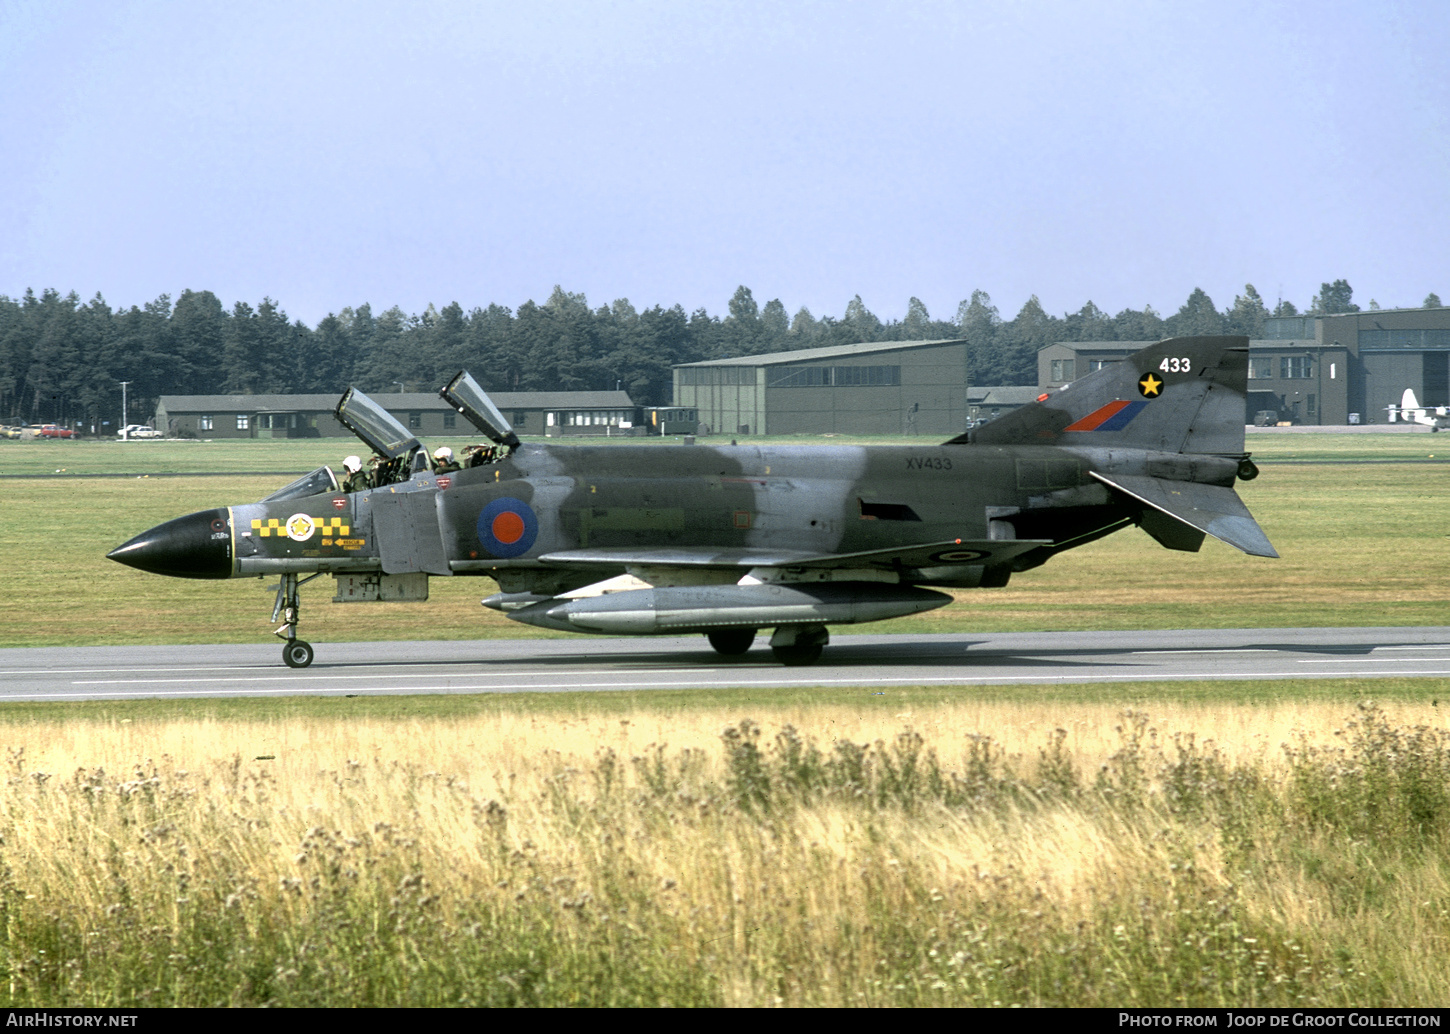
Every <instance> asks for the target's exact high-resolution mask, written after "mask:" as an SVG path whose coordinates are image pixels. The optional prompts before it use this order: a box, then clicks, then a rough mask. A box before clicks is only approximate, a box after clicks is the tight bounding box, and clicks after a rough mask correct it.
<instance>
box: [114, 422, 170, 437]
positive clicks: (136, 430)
mask: <svg viewBox="0 0 1450 1034" xmlns="http://www.w3.org/2000/svg"><path fill="white" fill-rule="evenodd" d="M116 437H117V438H160V437H161V432H160V431H158V430H156V428H154V427H147V426H146V425H145V424H127V425H126V426H125V428H123V429H122V431H121V433H120V434H118V435H117V436H116Z"/></svg>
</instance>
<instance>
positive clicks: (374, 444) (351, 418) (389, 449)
mask: <svg viewBox="0 0 1450 1034" xmlns="http://www.w3.org/2000/svg"><path fill="white" fill-rule="evenodd" d="M337 419H338V420H339V421H340V422H341V423H342V426H343V427H346V428H347V429H348V430H349V431H351V432H352V433H353V434H355V435H357V436H358V437H359V438H361V439H362V440H363V442H364V443H366V444H367V446H368V447H369V448H370V449H372V450H373V452H375V453H377V454H378V455H380V456H385V457H387V458H388V459H390V460H395V459H397V458H398V457H399V456H405V455H407V454H408V453H410V452H412V451H413V450H415V449H417V448H419V447H420V446H421V443H420V442H419V441H418V439H417V438H415V437H414V436H413V432H412V431H409V430H408V429H407V428H406V427H404V426H403V425H402V424H400V423H398V421H397V420H395V419H393V416H392V414H391V413H389V412H388V411H387V410H386V409H384V408H383V407H382V406H380V405H378V404H377V403H376V402H374V401H373V400H372V399H370V398H368V397H367V396H366V395H364V394H363V393H362V392H360V391H358V390H357V389H356V388H348V389H347V391H346V392H345V393H344V394H343V396H342V398H341V399H339V400H338V402H337Z"/></svg>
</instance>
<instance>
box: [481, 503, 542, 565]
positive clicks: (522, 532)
mask: <svg viewBox="0 0 1450 1034" xmlns="http://www.w3.org/2000/svg"><path fill="white" fill-rule="evenodd" d="M538 537H539V519H538V518H537V517H535V516H534V511H533V510H532V509H530V508H529V504H528V503H526V502H523V501H522V500H519V499H512V498H507V497H506V498H503V499H495V500H494V501H493V502H491V503H489V504H488V505H487V506H485V507H484V508H483V512H482V513H480V514H479V515H478V541H479V542H480V543H481V544H482V545H483V548H484V549H486V550H488V552H489V553H491V554H493V555H494V556H496V557H503V558H508V557H516V556H523V555H524V554H525V553H527V552H528V551H529V548H530V547H531V546H532V545H533V544H534V540H535V539H537V538H538Z"/></svg>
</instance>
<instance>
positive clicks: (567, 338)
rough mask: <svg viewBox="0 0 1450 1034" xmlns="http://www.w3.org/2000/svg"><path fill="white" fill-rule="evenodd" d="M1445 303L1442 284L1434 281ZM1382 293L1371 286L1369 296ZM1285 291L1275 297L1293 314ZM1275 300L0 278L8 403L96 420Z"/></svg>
mask: <svg viewBox="0 0 1450 1034" xmlns="http://www.w3.org/2000/svg"><path fill="white" fill-rule="evenodd" d="M1351 296H1352V292H1351V290H1350V287H1349V285H1348V284H1347V283H1345V282H1344V281H1343V280H1338V281H1335V282H1334V283H1333V284H1328V283H1326V284H1324V285H1323V289H1322V290H1321V292H1320V294H1319V295H1318V296H1316V297H1315V299H1314V301H1313V303H1312V304H1311V306H1310V308H1309V310H1308V312H1310V313H1320V312H1348V311H1355V310H1357V309H1358V306H1355V305H1353V304H1352V302H1351ZM1432 301H1433V303H1434V304H1435V305H1438V304H1439V299H1438V298H1436V297H1435V296H1434V295H1431V296H1430V298H1428V299H1426V304H1427V305H1428V304H1430V303H1431V302H1432ZM1371 306H1372V307H1374V303H1373V302H1371ZM1296 313H1297V310H1296V309H1295V307H1294V306H1293V305H1292V304H1291V303H1288V302H1280V303H1279V304H1278V305H1277V306H1276V308H1275V309H1274V311H1273V313H1272V315H1294V314H1296ZM1269 315H1271V313H1270V311H1269V309H1268V308H1267V306H1266V305H1265V302H1264V300H1263V299H1262V298H1261V297H1260V296H1259V293H1258V292H1257V291H1255V290H1254V287H1253V285H1252V284H1249V285H1247V286H1246V287H1245V288H1244V293H1243V294H1242V295H1239V296H1238V297H1237V298H1235V300H1234V304H1233V305H1232V306H1230V307H1228V308H1227V309H1225V310H1224V311H1222V312H1220V311H1218V310H1217V309H1216V308H1215V306H1214V304H1213V300H1212V299H1211V298H1209V296H1208V295H1207V294H1206V293H1204V292H1203V291H1202V290H1201V289H1195V290H1194V292H1193V293H1192V294H1191V295H1190V296H1189V298H1188V300H1187V301H1186V302H1184V304H1183V306H1182V307H1181V308H1180V309H1179V310H1178V312H1177V313H1175V314H1173V315H1171V316H1168V317H1162V316H1160V315H1159V313H1158V312H1156V311H1155V310H1154V309H1153V307H1152V306H1151V305H1145V306H1144V307H1143V308H1142V309H1141V310H1136V309H1124V310H1123V311H1122V312H1119V313H1118V314H1117V315H1115V316H1109V315H1108V314H1107V313H1106V312H1103V311H1102V310H1101V309H1099V308H1098V307H1097V306H1096V305H1094V304H1093V303H1092V302H1088V303H1087V304H1086V305H1084V306H1083V307H1082V308H1081V309H1079V310H1078V311H1077V312H1074V313H1067V314H1064V315H1062V316H1060V317H1059V316H1053V315H1050V314H1049V313H1047V312H1045V311H1044V310H1043V308H1042V306H1041V304H1040V303H1039V302H1038V300H1037V297H1036V296H1035V295H1034V296H1033V297H1031V298H1030V299H1028V301H1027V303H1026V304H1025V305H1023V306H1022V309H1021V311H1019V312H1018V313H1017V315H1016V316H1014V317H1013V318H1012V319H1010V320H1004V319H1002V317H1001V315H1000V313H999V312H998V310H997V307H996V306H995V305H993V304H992V299H991V298H990V297H989V296H988V295H987V293H986V292H985V291H973V292H972V294H971V297H970V298H968V299H966V300H964V301H963V302H962V303H961V304H960V305H959V306H958V307H957V312H956V315H955V318H954V319H950V320H937V319H933V318H932V317H931V315H930V314H929V313H928V312H927V308H926V306H925V305H923V304H922V302H921V301H920V300H919V299H917V298H912V299H911V300H910V302H909V303H908V305H907V311H906V316H905V318H903V319H901V320H888V321H883V320H881V319H879V318H878V317H877V316H875V315H874V314H873V313H872V312H871V311H870V310H869V309H867V308H866V306H865V305H864V304H863V303H862V301H861V297H860V295H857V296H856V297H854V298H852V299H851V301H850V302H849V303H848V304H847V306H846V310H845V313H844V315H843V316H842V317H841V318H839V319H837V318H835V317H832V316H822V317H819V318H817V317H816V316H814V315H813V314H812V313H811V312H810V310H809V309H806V308H801V309H800V310H799V311H797V312H796V313H795V315H794V316H790V315H788V313H787V311H786V308H785V306H784V305H783V304H782V303H781V301H780V300H779V299H773V300H771V301H769V302H767V303H766V304H765V305H764V307H761V306H760V305H758V304H757V302H756V301H755V297H754V295H753V294H752V292H751V291H750V289H749V288H746V287H741V288H739V289H738V290H737V291H736V292H735V295H734V297H732V298H731V299H730V303H729V307H728V312H727V314H726V315H725V316H723V317H716V316H712V315H710V314H709V313H708V312H706V311H705V310H704V309H703V308H702V309H698V310H696V311H695V312H693V313H689V314H687V313H686V312H685V310H684V309H683V308H682V307H681V306H679V305H675V306H672V307H671V308H668V309H667V308H664V307H663V306H660V305H656V306H654V307H653V308H651V309H646V310H644V311H643V312H641V311H639V310H637V309H636V308H635V307H634V306H633V305H631V304H630V302H629V301H628V300H627V299H623V298H621V299H619V300H618V301H616V302H614V303H613V304H612V305H607V306H600V307H598V308H592V309H591V308H590V307H589V304H588V302H587V301H586V299H585V297H584V295H583V294H575V293H571V292H568V291H565V290H563V289H562V288H560V287H555V288H554V291H553V293H552V294H551V295H550V296H549V298H548V300H547V301H545V302H544V303H543V304H538V303H535V302H533V301H528V302H525V303H524V304H523V305H521V306H519V308H518V310H517V311H515V310H512V309H509V308H507V307H505V306H501V305H497V304H494V305H489V306H488V307H487V308H475V309H473V310H471V311H468V312H465V311H464V309H463V307H462V306H461V305H460V304H459V303H458V302H453V303H452V304H450V305H448V306H446V307H444V308H443V309H441V310H438V309H435V308H434V307H433V306H431V305H430V306H429V307H428V309H427V311H426V312H424V313H422V314H421V315H408V314H406V313H404V312H403V311H402V310H401V309H399V308H398V307H396V306H394V307H393V308H390V309H388V310H387V311H385V312H382V313H379V314H374V313H373V311H372V308H371V306H369V305H367V304H364V305H360V306H358V307H357V308H355V309H354V308H351V307H349V308H346V309H343V310H342V311H341V312H339V313H333V314H329V315H328V316H327V317H326V318H325V319H323V320H321V321H320V322H319V323H318V324H317V326H316V327H308V326H307V325H306V324H304V323H302V322H301V321H300V320H297V321H293V320H289V319H288V318H287V314H286V313H285V312H284V311H283V310H282V308H281V306H280V305H279V304H278V303H277V302H276V301H274V300H273V299H271V298H263V299H262V301H261V302H260V303H259V304H258V305H256V306H255V307H253V306H252V305H250V304H249V303H247V302H237V303H236V304H235V305H233V306H232V308H231V309H230V310H228V309H226V308H225V307H224V306H223V305H222V303H221V301H220V300H219V299H218V298H217V296H216V295H215V294H213V293H212V292H210V291H189V290H188V291H183V292H182V293H181V295H180V296H179V297H178V298H177V299H176V301H175V304H173V303H172V300H171V298H170V296H169V295H162V296H161V297H160V298H157V299H156V300H155V301H154V302H150V303H148V304H146V305H143V306H140V307H137V306H132V307H131V308H130V309H122V310H113V309H112V308H111V307H110V306H109V305H108V304H107V303H106V301H105V299H104V298H102V297H101V296H100V295H99V294H97V295H96V297H94V298H93V299H91V300H90V301H89V302H86V303H82V302H81V300H80V299H79V298H78V297H77V296H76V294H75V293H74V292H71V293H70V294H67V295H64V296H62V295H61V294H60V293H59V292H57V291H55V290H47V291H44V292H43V293H42V294H40V295H39V296H37V295H36V294H35V293H34V292H33V291H30V290H27V291H26V292H25V295H24V297H23V298H20V299H12V298H9V297H6V296H3V295H0V416H3V417H4V418H5V419H6V420H7V421H11V422H13V421H25V422H31V423H39V422H59V423H70V424H75V425H90V424H95V425H98V426H99V425H100V424H101V422H102V421H103V420H107V419H114V418H115V415H116V414H117V413H118V411H119V409H120V400H121V389H120V382H121V381H126V382H128V383H129V390H128V400H129V408H130V413H129V414H128V416H127V419H128V421H129V420H144V419H146V418H147V417H148V416H149V415H150V414H151V413H152V412H153V411H154V409H155V405H156V400H157V398H158V397H159V396H161V395H187V394H195V395H209V394H260V393H267V392H277V393H302V392H316V393H322V394H334V393H335V394H341V393H342V391H343V389H345V388H346V387H347V386H348V385H356V386H357V387H359V388H361V389H362V390H363V391H368V392H378V391H393V390H397V388H398V387H399V385H400V384H401V385H403V386H405V387H406V389H407V390H409V391H431V390H433V389H435V388H436V387H437V386H438V385H440V384H442V383H444V382H445V381H446V380H447V379H448V378H449V377H451V376H452V375H453V374H454V373H455V372H457V371H458V370H460V369H468V370H470V371H472V373H473V375H474V376H475V377H476V378H477V379H478V380H479V382H480V383H482V384H483V385H484V387H485V388H487V389H490V390H495V391H550V390H554V391H558V390H588V389H594V390H604V389H612V388H616V387H619V388H623V389H624V390H626V391H628V392H629V394H630V396H631V398H633V399H634V400H635V402H636V403H639V404H646V405H653V404H659V403H668V402H670V401H671V398H670V395H671V373H670V367H671V366H672V365H673V364H676V363H686V362H697V361H699V360H702V359H723V358H728V357H733V356H739V355H757V354H761V353H765V352H778V351H786V350H790V349H797V348H814V347H819V346H825V345H837V344H849V343H851V342H856V341H914V340H932V339H938V338H958V337H960V338H965V339H966V340H967V341H968V343H969V350H970V354H971V357H972V368H971V371H970V374H971V379H972V382H973V383H975V384H983V385H987V384H1034V383H1036V378H1037V350H1038V349H1039V348H1041V347H1042V346H1044V345H1047V344H1049V343H1051V342H1053V341H1118V340H1125V341H1150V340H1156V339H1158V338H1161V337H1165V336H1174V335H1180V334H1247V335H1249V336H1250V337H1256V336H1259V335H1260V332H1261V330H1262V327H1263V320H1264V319H1265V318H1266V317H1268V316H1269Z"/></svg>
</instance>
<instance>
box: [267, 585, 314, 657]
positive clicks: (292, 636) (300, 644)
mask: <svg viewBox="0 0 1450 1034" xmlns="http://www.w3.org/2000/svg"><path fill="white" fill-rule="evenodd" d="M316 577H317V575H315V574H311V575H308V576H307V577H306V578H298V577H297V575H295V574H284V575H283V576H282V582H281V584H279V585H278V586H277V602H276V603H275V604H274V605H273V607H272V620H273V621H276V620H277V617H278V615H281V617H282V624H281V625H279V626H278V627H277V629H276V630H275V631H273V633H272V634H273V635H275V636H277V637H278V638H280V639H285V640H286V643H285V644H284V645H283V646H282V663H283V664H285V665H287V667H289V668H305V667H307V666H308V665H309V664H311V663H312V644H311V643H308V642H305V641H303V640H301V639H298V638H297V624H298V614H299V612H300V611H301V609H302V596H301V594H300V593H299V592H298V591H297V590H298V589H300V588H301V587H302V586H303V585H306V584H307V583H308V582H310V581H312V579H314V578H316Z"/></svg>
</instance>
